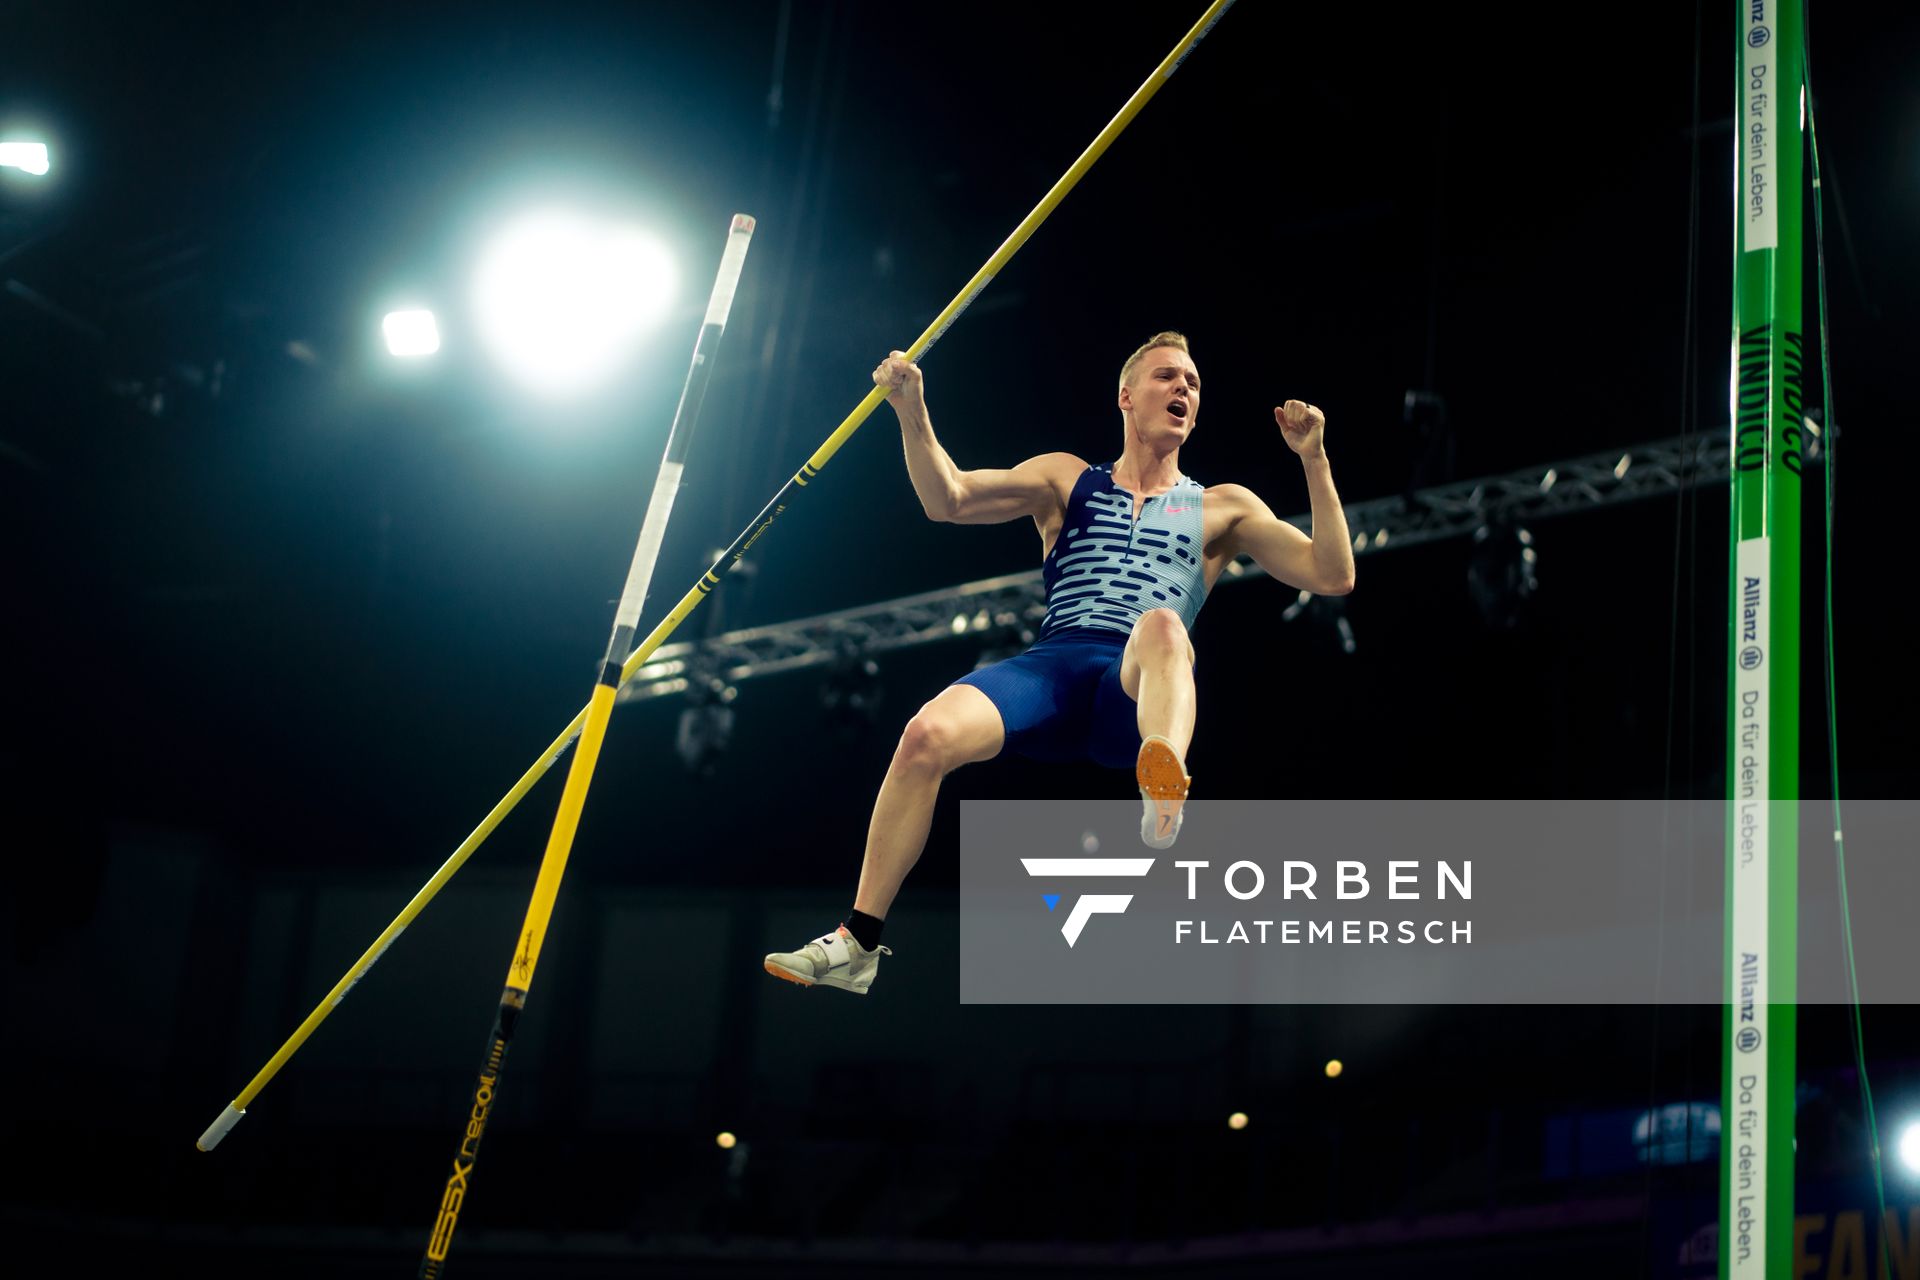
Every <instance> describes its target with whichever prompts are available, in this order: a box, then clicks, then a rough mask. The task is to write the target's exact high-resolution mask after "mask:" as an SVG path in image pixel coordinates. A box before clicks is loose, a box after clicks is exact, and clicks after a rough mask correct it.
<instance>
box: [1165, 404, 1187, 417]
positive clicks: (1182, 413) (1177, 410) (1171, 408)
mask: <svg viewBox="0 0 1920 1280" xmlns="http://www.w3.org/2000/svg"><path fill="white" fill-rule="evenodd" d="M1167 412H1168V413H1169V414H1171V415H1172V416H1174V417H1175V418H1178V419H1179V420H1180V421H1182V422H1185V421H1186V420H1187V404H1186V401H1184V400H1174V401H1170V402H1169V403H1168V404H1167Z"/></svg>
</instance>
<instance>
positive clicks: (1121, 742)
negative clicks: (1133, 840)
mask: <svg viewBox="0 0 1920 1280" xmlns="http://www.w3.org/2000/svg"><path fill="white" fill-rule="evenodd" d="M873 380H874V382H875V383H876V384H877V385H879V386H883V387H888V388H890V389H891V390H890V392H889V394H888V396H887V403H888V404H890V405H892V406H893V410H894V413H895V414H897V415H898V416H899V418H900V433H901V438H902V439H903V441H904V442H905V445H906V452H907V473H908V475H910V476H911V477H912V478H913V488H914V492H915V493H917V494H918V495H919V497H920V503H921V505H922V506H923V507H925V508H926V512H927V516H928V517H929V518H930V519H933V520H943V521H952V522H953V523H955V524H998V523H1000V522H1002V521H1006V520H1017V519H1019V518H1020V517H1022V516H1027V517H1030V518H1031V519H1032V520H1033V523H1034V525H1035V527H1036V528H1037V529H1038V530H1039V533H1040V545H1041V549H1042V553H1043V555H1044V557H1045V558H1044V559H1043V561H1042V567H1041V574H1042V577H1043V579H1044V581H1045V584H1046V591H1047V612H1046V616H1045V618H1044V619H1043V620H1042V621H1041V624H1040V637H1039V639H1038V640H1036V641H1035V642H1034V644H1033V646H1032V647H1031V648H1029V649H1028V650H1027V651H1026V652H1025V653H1022V654H1020V655H1019V656H1017V657H1013V658H1009V659H1007V660H1006V661H1005V662H997V663H994V664H993V665H991V666H988V667H984V668H982V669H981V670H979V671H975V672H973V673H972V674H971V675H966V676H962V677H961V678H960V679H959V680H957V681H955V682H954V683H953V684H951V685H949V686H948V687H947V688H946V690H945V691H943V692H942V693H941V694H940V695H939V696H938V697H936V698H934V699H933V700H932V701H931V702H929V703H927V704H926V705H925V706H923V707H921V708H920V711H919V713H918V714H917V715H915V716H914V717H913V719H911V720H909V721H908V722H907V727H906V731H905V732H904V733H902V734H901V735H900V745H899V747H898V748H897V749H896V750H895V751H894V754H893V763H892V765H891V766H890V767H889V768H888V770H887V777H886V781H884V782H883V783H881V785H880V798H879V799H878V800H877V801H876V802H875V803H874V806H873V821H872V824H871V825H870V826H869V827H868V830H867V852H866V860H865V861H864V862H863V863H862V864H861V868H860V885H859V889H858V890H857V892H856V893H855V896H854V902H853V911H852V913H851V914H850V915H849V916H848V917H847V921H846V923H845V924H843V925H841V926H840V927H839V928H838V929H836V930H835V931H833V932H832V933H829V934H827V935H825V936H824V937H821V938H816V939H815V940H813V941H812V942H809V943H807V944H806V945H805V946H803V947H801V948H800V949H799V950H797V951H778V952H775V953H773V954H772V955H770V956H768V957H767V958H766V969H767V972H768V973H771V974H773V975H774V976H775V977H777V978H785V979H787V980H788V981H790V982H797V983H800V984H802V985H804V986H826V987H838V988H840V989H841V990H843V991H852V992H854V993H856V994H859V995H865V994H866V992H867V990H868V988H870V987H871V986H872V985H873V979H874V975H875V973H876V972H877V971H878V969H879V967H880V957H881V956H882V955H891V954H892V952H891V951H890V950H889V949H888V948H886V947H883V946H881V945H880V931H881V924H882V922H883V921H884V919H885V918H886V914H887V910H888V908H890V907H891V906H892V905H893V898H894V895H895V894H896V893H898V892H899V891H900V884H901V882H902V881H903V880H905V879H906V877H907V872H908V871H910V870H912V868H913V864H914V863H915V862H916V861H918V860H919V857H920V850H921V849H922V848H923V847H924V846H925V845H926V842H927V830H928V828H929V827H930V826H931V824H932V821H933V806H934V799H935V797H937V796H938V795H939V792H940V780H941V779H942V778H943V777H945V776H946V775H947V774H949V773H951V772H952V771H953V770H955V769H957V768H959V767H960V766H961V765H963V764H971V763H972V762H974V761H976V760H990V759H992V758H993V757H994V756H997V755H999V754H1000V752H1001V751H1002V750H1003V749H1005V748H1012V749H1013V750H1014V751H1017V752H1019V753H1020V754H1021V755H1024V756H1029V757H1032V758H1034V759H1037V760H1092V761H1094V762H1095V763H1097V764H1101V765H1105V766H1107V767H1108V768H1114V769H1123V768H1125V767H1126V766H1127V765H1128V764H1129V763H1131V764H1132V765H1133V767H1134V773H1135V776H1136V778H1137V780H1138V782H1139V784H1140V798H1141V801H1142V805H1143V812H1142V814H1141V818H1140V838H1141V839H1142V840H1144V841H1145V842H1146V843H1147V844H1148V845H1149V846H1150V847H1152V848H1155V849H1165V848H1168V847H1169V846H1171V845H1172V844H1173V842H1174V838H1175V837H1176V836H1178V835H1179V834H1180V824H1181V821H1182V817H1183V814H1182V807H1183V806H1184V805H1185V803H1186V798H1187V789H1188V786H1189V784H1190V783H1191V782H1192V779H1191V778H1189V777H1188V776H1187V771H1186V766H1185V764H1184V759H1185V755H1186V750H1187V746H1188V744H1189V743H1190V742H1191V741H1192V739H1193V721H1194V688H1193V662H1194V656H1193V645H1192V643H1191V642H1190V641H1189V640H1188V639H1187V630H1188V628H1189V627H1191V626H1192V625H1193V620H1194V617H1195V615H1197V614H1198V613H1199V612H1200V606H1201V604H1202V603H1203V602H1204V601H1205V600H1206V597H1207V591H1208V589H1209V588H1211V587H1212V586H1213V583H1214V580H1215V579H1217V578H1218V577H1219V576H1220V572H1221V570H1223V569H1225V568H1226V566H1227V565H1228V564H1230V563H1231V562H1232V561H1233V558H1234V557H1235V556H1238V555H1241V554H1245V555H1248V556H1251V557H1252V558H1253V560H1254V562H1255V563H1256V564H1258V565H1259V566H1260V567H1261V568H1262V569H1264V570H1266V571H1267V572H1268V573H1269V574H1271V575H1272V576H1273V577H1275V578H1278V579H1279V580H1280V581H1281V582H1284V583H1287V584H1288V585H1289V586H1293V587H1296V588H1299V589H1302V590H1305V591H1311V592H1314V593H1316V594H1318V595H1343V594H1345V593H1346V592H1348V591H1351V590H1353V544H1352V541H1351V539H1350V538H1349V536H1348V534H1347V521H1346V516H1345V514H1344V513H1343V512H1342V511H1341V509H1340V497H1339V495H1338V494H1337V493H1335V492H1334V488H1333V472H1332V469H1331V468H1330V466H1329V464H1328V462H1327V452H1326V447H1325V444H1324V441H1323V438H1322V437H1323V435H1324V432H1325V429H1326V415H1325V414H1323V413H1322V412H1321V411H1320V410H1319V409H1317V408H1315V407H1314V406H1313V405H1310V404H1303V403H1301V402H1300V401H1298V400H1289V401H1287V402H1286V403H1285V404H1284V405H1282V406H1281V407H1280V408H1277V409H1275V410H1274V411H1273V418H1274V421H1275V422H1276V423H1278V424H1279V426H1280V434H1281V436H1282V438H1283V439H1285V440H1286V442H1287V447H1288V448H1290V449H1292V450H1293V451H1294V452H1295V453H1296V454H1298V455H1299V456H1300V463H1301V466H1302V467H1303V468H1305V470H1306V475H1307V492H1308V493H1309V495H1311V497H1312V501H1313V536H1312V538H1308V536H1307V535H1306V534H1304V533H1302V532H1300V531H1299V530H1298V529H1296V528H1294V527H1293V526H1292V525H1290V524H1288V523H1287V522H1286V521H1284V520H1281V519H1280V518H1279V517H1277V516H1275V515H1274V514H1273V512H1272V510H1271V509H1269V508H1268V506H1267V504H1266V503H1264V502H1262V501H1261V500H1260V499H1259V498H1258V497H1257V496H1255V495H1254V493H1253V492H1252V490H1250V489H1246V488H1244V487H1242V486H1240V485H1237V484H1223V485H1214V486H1212V487H1210V488H1203V487H1202V486H1201V485H1200V484H1199V483H1197V482H1196V481H1194V480H1193V479H1192V478H1190V477H1188V476H1185V475H1183V474H1181V471H1180V446H1181V445H1182V444H1184V443H1186V441H1187V439H1188V437H1189V436H1191V435H1192V434H1193V429H1194V427H1195V426H1196V425H1197V424H1198V421H1199V416H1200V372H1199V370H1198V369H1197V368H1196V367H1195V366H1194V363H1193V357H1192V355H1191V353H1190V352H1189V350H1188V348H1187V340H1186V338H1185V336H1183V335H1182V334H1178V333H1174V332H1171V331H1168V332H1162V333H1156V334H1154V335H1153V337H1151V338H1149V339H1147V341H1146V342H1145V343H1144V344H1143V345H1142V346H1141V347H1140V348H1139V350H1137V351H1135V352H1134V353H1133V354H1132V355H1130V356H1128V357H1127V361H1126V364H1124V365H1123V366H1122V367H1121V369H1120V392H1119V406H1120V420H1121V426H1122V430H1123V439H1122V443H1121V452H1120V458H1119V460H1118V461H1116V462H1114V463H1112V464H1111V465H1099V466H1089V465H1088V464H1087V463H1085V462H1083V461H1081V460H1080V459H1079V458H1076V457H1074V456H1073V455H1072V454H1069V453H1043V454H1041V455H1040V456H1039V457H1037V458H1029V459H1027V460H1026V461H1025V462H1022V463H1021V464H1020V465H1019V466H1017V467H1015V468H1013V470H1011V471H962V470H961V469H960V468H959V467H957V466H955V465H954V462H953V459H952V458H951V457H949V456H948V455H947V451H946V450H945V449H943V448H941V447H940V442H939V441H938V440H936V439H935V438H934V435H933V422H932V419H930V418H929V417H928V416H927V401H926V396H925V393H924V387H923V383H922V378H921V373H920V369H919V367H918V366H917V365H915V364H913V363H911V362H910V361H908V360H906V359H905V358H904V357H903V356H902V355H901V354H900V353H899V352H897V351H896V352H894V353H893V354H892V355H890V356H889V357H888V358H887V359H886V360H884V361H882V362H881V364H880V367H879V368H877V369H875V370H874V371H873Z"/></svg>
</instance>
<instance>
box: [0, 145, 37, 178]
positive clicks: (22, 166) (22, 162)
mask: <svg viewBox="0 0 1920 1280" xmlns="http://www.w3.org/2000/svg"><path fill="white" fill-rule="evenodd" d="M0 169H18V170H20V171H21V172H22V173H30V174H32V175H33V176H34V177H36V178H37V177H39V176H40V175H41V174H44V173H45V172H46V171H47V169H48V164H47V144H46V143H44V142H20V141H15V140H13V139H8V140H6V141H4V142H0Z"/></svg>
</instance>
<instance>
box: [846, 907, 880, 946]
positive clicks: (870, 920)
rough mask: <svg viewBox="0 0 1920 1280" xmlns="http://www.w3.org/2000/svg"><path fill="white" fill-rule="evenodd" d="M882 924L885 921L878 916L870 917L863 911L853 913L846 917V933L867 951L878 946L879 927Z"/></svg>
mask: <svg viewBox="0 0 1920 1280" xmlns="http://www.w3.org/2000/svg"><path fill="white" fill-rule="evenodd" d="M884 924H886V921H885V920H882V919H881V918H880V917H879V916H870V915H868V914H867V913H866V912H864V911H855V912H852V913H850V914H849V915H848V916H847V932H848V933H850V934H852V935H853V940H854V941H855V942H857V943H859V944H860V945H861V947H862V948H864V949H865V950H868V951H872V950H873V949H874V948H875V947H877V946H879V945H880V927H881V926H882V925H884Z"/></svg>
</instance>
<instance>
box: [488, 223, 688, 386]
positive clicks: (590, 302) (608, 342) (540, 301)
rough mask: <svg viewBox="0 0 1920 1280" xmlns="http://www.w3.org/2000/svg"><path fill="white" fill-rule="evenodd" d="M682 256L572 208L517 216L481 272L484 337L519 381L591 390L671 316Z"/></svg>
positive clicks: (642, 235)
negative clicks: (672, 255) (676, 266)
mask: <svg viewBox="0 0 1920 1280" xmlns="http://www.w3.org/2000/svg"><path fill="white" fill-rule="evenodd" d="M674 275H675V273H674V268H673V261H672V259H671V258H669V257H668V256H667V252H666V250H665V249H664V248H662V247H661V246H660V244H659V243H658V242H657V241H655V240H654V239H653V238H652V237H651V236H649V235H647V234H645V233H644V232H641V231H638V230H635V229H634V228H631V227H626V226H620V225H617V224H611V223H604V222H597V221H595V220H593V219H590V218H586V217H582V216H579V215H576V214H569V213H543V214H538V215H535V216H532V217H529V218H526V219H524V220H522V221H520V222H516V223H514V224H513V225H512V226H510V227H509V228H508V229H507V230H506V231H505V232H503V233H502V234H501V235H500V237H499V238H498V239H497V240H496V241H494V243H493V244H492V246H491V247H490V248H489V249H488V250H487V252H486V254H485V255H484V257H483V258H482V259H481V262H480V266H479V269H478V271H477V272H476V273H475V275H474V284H473V297H474V305H475V307H476V309H477V311H478V317H477V318H478V322H479V328H480V336H481V339H482V340H483V341H484V342H485V343H486V344H487V347H488V348H489V350H491V351H492V353H493V355H494V357H495V358H496V359H498V360H499V361H500V363H501V364H502V365H503V366H504V367H505V368H506V369H507V371H508V372H509V373H510V374H512V375H513V377H515V378H516V379H518V380H519V381H520V382H522V383H524V384H525V385H526V386H528V387H529V388H531V389H533V390H535V391H537V392H539V393H541V394H545V395H550V396H555V397H562V396H570V395H576V394H579V393H582V392H585V391H588V390H591V389H592V388H593V387H594V386H595V385H597V384H599V383H601V382H603V381H604V380H605V379H606V378H607V377H608V376H610V375H611V374H612V373H613V372H614V370H615V369H616V368H618V366H619V364H620V362H621V360H622V359H623V358H624V357H625V356H626V355H628V353H629V352H630V351H631V350H632V348H633V346H634V344H635V343H636V342H637V341H638V340H639V339H640V338H641V337H643V336H645V335H646V334H647V333H648V332H649V331H650V330H651V329H652V328H653V327H654V326H655V325H656V324H657V323H659V321H660V319H661V318H662V317H663V316H664V315H665V314H666V310H667V305H668V303H669V302H671V301H672V297H673V290H674V285H675V278H674Z"/></svg>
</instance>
